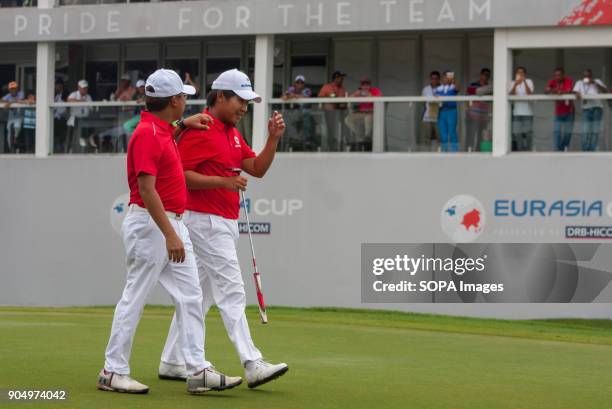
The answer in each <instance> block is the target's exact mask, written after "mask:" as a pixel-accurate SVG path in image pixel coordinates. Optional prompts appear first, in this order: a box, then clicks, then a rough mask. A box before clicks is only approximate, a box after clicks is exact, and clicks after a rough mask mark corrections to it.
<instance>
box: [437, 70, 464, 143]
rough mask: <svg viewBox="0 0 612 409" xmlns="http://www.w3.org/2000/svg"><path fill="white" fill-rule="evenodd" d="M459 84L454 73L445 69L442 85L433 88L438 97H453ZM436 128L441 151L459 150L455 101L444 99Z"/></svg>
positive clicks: (457, 92) (456, 93) (457, 91)
mask: <svg viewBox="0 0 612 409" xmlns="http://www.w3.org/2000/svg"><path fill="white" fill-rule="evenodd" d="M459 89H460V87H459V84H458V83H457V80H456V79H455V73H454V72H450V71H445V72H444V74H442V85H440V86H439V87H438V88H436V89H435V90H434V93H435V95H436V96H438V97H453V96H456V95H458V94H459ZM438 128H439V130H440V148H441V150H442V152H457V151H458V150H459V138H458V136H457V102H456V101H445V102H443V103H442V106H441V107H440V114H439V116H438Z"/></svg>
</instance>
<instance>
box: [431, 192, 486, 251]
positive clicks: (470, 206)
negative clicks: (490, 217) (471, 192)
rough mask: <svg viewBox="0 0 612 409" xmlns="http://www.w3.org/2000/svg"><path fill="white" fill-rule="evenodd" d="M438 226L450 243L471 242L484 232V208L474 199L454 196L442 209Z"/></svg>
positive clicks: (465, 196)
mask: <svg viewBox="0 0 612 409" xmlns="http://www.w3.org/2000/svg"><path fill="white" fill-rule="evenodd" d="M440 224H441V226H442V230H443V231H444V233H446V235H447V236H448V237H449V238H450V239H451V241H452V242H454V243H469V242H472V241H474V240H476V239H477V238H478V237H479V236H480V234H481V233H482V231H483V230H484V227H485V224H486V213H485V210H484V206H483V205H482V203H480V201H479V200H478V199H476V198H475V197H472V196H468V195H459V196H455V197H453V198H452V199H451V200H449V201H448V202H447V203H446V204H445V205H444V207H443V208H442V212H441V214H440Z"/></svg>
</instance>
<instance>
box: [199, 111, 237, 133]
mask: <svg viewBox="0 0 612 409" xmlns="http://www.w3.org/2000/svg"><path fill="white" fill-rule="evenodd" d="M203 113H204V114H205V115H208V116H210V117H211V118H212V119H213V125H212V127H213V129H215V130H217V131H219V132H226V131H228V130H230V129H232V128H234V125H227V124H225V123H223V121H221V120H219V119H217V117H215V116H214V115H213V114H212V113H211V112H210V111H209V110H208V109H204V111H203Z"/></svg>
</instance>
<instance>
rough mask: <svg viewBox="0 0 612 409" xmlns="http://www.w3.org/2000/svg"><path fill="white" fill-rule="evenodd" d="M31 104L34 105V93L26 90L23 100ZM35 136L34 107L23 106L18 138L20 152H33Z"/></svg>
mask: <svg viewBox="0 0 612 409" xmlns="http://www.w3.org/2000/svg"><path fill="white" fill-rule="evenodd" d="M24 102H25V103H26V104H28V105H30V106H32V105H36V95H35V94H34V91H28V93H27V98H26V100H25V101H24ZM35 138H36V108H25V109H24V110H23V130H22V131H21V137H20V138H19V139H20V140H19V152H20V153H34V140H35Z"/></svg>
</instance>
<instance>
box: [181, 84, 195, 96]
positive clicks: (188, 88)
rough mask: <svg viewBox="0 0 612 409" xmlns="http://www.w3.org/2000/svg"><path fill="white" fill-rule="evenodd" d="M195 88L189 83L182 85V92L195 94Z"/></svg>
mask: <svg viewBox="0 0 612 409" xmlns="http://www.w3.org/2000/svg"><path fill="white" fill-rule="evenodd" d="M195 93H196V89H195V88H194V87H193V86H191V85H183V94H187V95H195Z"/></svg>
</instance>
